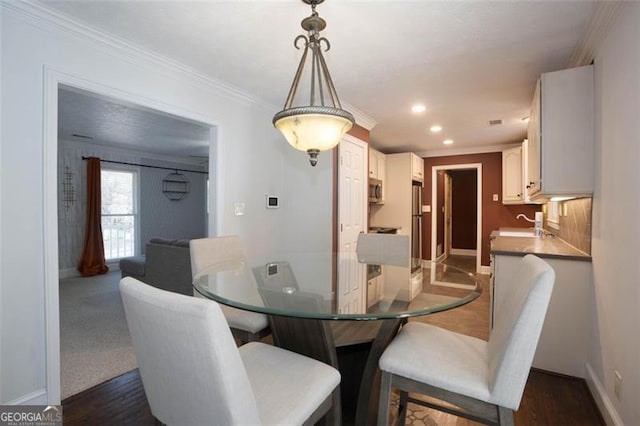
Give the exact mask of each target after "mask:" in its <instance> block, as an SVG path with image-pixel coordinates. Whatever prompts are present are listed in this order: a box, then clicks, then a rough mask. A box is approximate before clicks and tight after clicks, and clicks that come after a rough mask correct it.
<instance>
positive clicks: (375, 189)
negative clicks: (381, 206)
mask: <svg viewBox="0 0 640 426" xmlns="http://www.w3.org/2000/svg"><path fill="white" fill-rule="evenodd" d="M369 202H370V203H382V181H381V180H380V179H374V178H369Z"/></svg>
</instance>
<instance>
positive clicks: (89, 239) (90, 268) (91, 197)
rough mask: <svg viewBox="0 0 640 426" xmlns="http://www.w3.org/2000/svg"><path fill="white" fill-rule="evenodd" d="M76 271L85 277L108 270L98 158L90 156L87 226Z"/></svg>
mask: <svg viewBox="0 0 640 426" xmlns="http://www.w3.org/2000/svg"><path fill="white" fill-rule="evenodd" d="M78 271H80V273H81V274H82V275H83V276H85V277H90V276H92V275H99V274H106V273H107V272H108V271H109V267H108V266H107V263H106V261H105V259H104V243H103V241H102V194H101V190H100V159H99V158H97V157H90V158H89V159H88V160H87V227H86V229H85V235H84V248H83V249H82V259H80V263H79V264H78Z"/></svg>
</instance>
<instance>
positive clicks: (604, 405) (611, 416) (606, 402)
mask: <svg viewBox="0 0 640 426" xmlns="http://www.w3.org/2000/svg"><path fill="white" fill-rule="evenodd" d="M585 370H586V373H587V374H586V375H585V376H586V377H585V380H586V382H587V387H588V388H589V391H590V392H591V396H592V397H593V400H594V401H595V403H596V405H597V406H598V410H600V414H602V417H604V421H605V423H606V424H607V425H614V426H624V422H623V421H622V419H621V418H620V415H619V414H618V412H617V411H616V409H615V407H614V406H613V403H612V402H611V399H609V395H607V392H606V390H605V388H604V386H603V385H602V382H600V379H599V378H598V376H597V375H596V373H595V371H593V368H591V365H589V363H588V362H587V363H585Z"/></svg>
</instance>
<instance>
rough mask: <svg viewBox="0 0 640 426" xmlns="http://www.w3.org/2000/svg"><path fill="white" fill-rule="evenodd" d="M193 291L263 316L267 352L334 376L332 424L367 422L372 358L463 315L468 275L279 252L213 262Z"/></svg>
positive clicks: (375, 374) (450, 269)
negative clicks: (336, 409) (418, 320)
mask: <svg viewBox="0 0 640 426" xmlns="http://www.w3.org/2000/svg"><path fill="white" fill-rule="evenodd" d="M193 286H194V288H195V290H196V291H197V292H198V293H200V294H201V295H202V296H204V297H206V298H208V299H211V300H215V301H216V302H219V303H221V304H224V305H227V306H231V307H234V308H238V309H242V310H245V311H251V312H258V313H263V314H266V315H268V316H269V326H270V328H271V332H272V335H273V343H274V344H275V345H277V346H280V347H283V348H285V349H289V350H292V351H294V352H298V353H301V354H304V355H307V356H310V357H313V358H315V359H318V360H320V361H323V362H326V363H328V364H330V365H333V366H334V367H336V368H338V369H339V370H340V372H341V374H342V382H341V389H342V390H341V395H340V396H337V399H335V400H334V403H336V402H337V405H338V406H340V405H342V412H341V413H338V420H337V423H342V424H358V425H360V424H361V425H368V424H373V423H375V418H376V414H377V403H378V398H377V396H378V392H379V376H380V375H379V370H378V359H379V358H380V356H381V355H382V352H383V351H384V349H385V348H386V347H387V345H388V344H389V343H390V342H391V340H392V339H393V337H394V336H395V335H396V333H397V332H398V330H399V329H400V327H401V326H402V324H404V323H405V322H406V321H407V319H408V318H410V317H419V316H424V315H429V314H432V313H435V312H441V311H446V310H450V309H454V308H456V307H459V306H462V305H464V304H466V303H469V302H471V301H472V300H474V299H476V298H477V297H478V296H479V295H480V293H481V291H482V289H481V284H480V281H479V280H478V279H477V277H476V275H475V274H473V273H469V272H465V271H464V270H462V269H460V268H457V267H455V266H451V265H448V264H446V263H435V262H431V261H424V260H419V259H411V258H409V257H406V256H392V255H391V256H385V255H382V256H379V255H366V254H356V253H331V254H329V253H299V252H298V253H282V254H277V255H269V256H255V257H243V258H238V259H232V260H227V261H223V262H218V263H216V264H214V265H212V266H210V267H208V268H207V269H205V270H204V271H201V272H200V273H198V274H197V276H196V278H195V279H194V282H193Z"/></svg>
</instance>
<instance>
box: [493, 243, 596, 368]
mask: <svg viewBox="0 0 640 426" xmlns="http://www.w3.org/2000/svg"><path fill="white" fill-rule="evenodd" d="M520 259H521V256H517V255H516V256H513V255H500V254H498V255H492V268H493V271H492V272H493V274H492V280H493V289H492V290H493V300H492V302H493V303H492V314H493V316H492V319H493V321H492V324H493V323H495V322H496V321H499V320H500V314H501V306H503V304H504V303H508V292H509V288H508V286H512V285H519V284H520V282H519V280H518V277H517V266H518V262H519V261H520ZM544 260H545V261H546V262H547V263H549V264H550V265H551V267H552V268H553V269H554V271H555V273H556V280H555V285H554V288H553V293H552V294H551V301H550V303H549V308H548V310H547V315H546V317H545V321H544V326H543V327H542V334H541V335H540V341H539V343H538V348H537V350H536V354H535V357H534V360H533V366H534V367H536V368H540V369H542V370H547V371H553V372H556V373H561V374H567V375H570V376H574V377H582V378H584V377H585V371H584V369H585V362H586V360H587V351H588V344H589V323H590V315H589V312H590V310H591V309H592V306H591V304H592V295H593V278H592V267H591V262H589V261H586V260H572V259H559V258H544Z"/></svg>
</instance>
